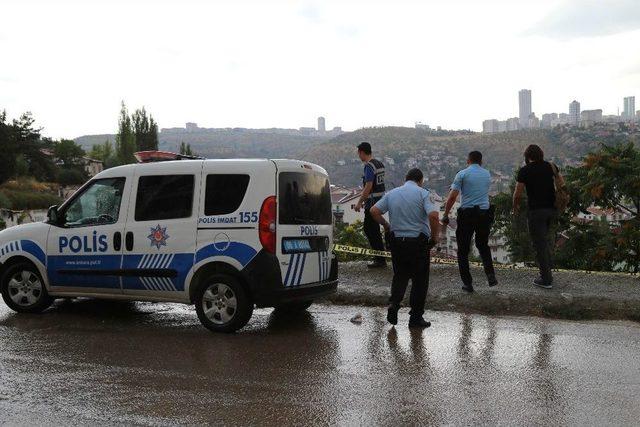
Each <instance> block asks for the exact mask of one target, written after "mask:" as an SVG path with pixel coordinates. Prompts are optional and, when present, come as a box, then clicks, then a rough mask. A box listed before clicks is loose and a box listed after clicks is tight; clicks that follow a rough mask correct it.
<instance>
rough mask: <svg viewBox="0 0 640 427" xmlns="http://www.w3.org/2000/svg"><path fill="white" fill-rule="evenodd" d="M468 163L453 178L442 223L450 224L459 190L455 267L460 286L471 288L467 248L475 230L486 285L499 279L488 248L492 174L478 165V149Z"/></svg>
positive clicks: (472, 153)
mask: <svg viewBox="0 0 640 427" xmlns="http://www.w3.org/2000/svg"><path fill="white" fill-rule="evenodd" d="M467 164H468V165H469V166H468V167H467V168H466V169H463V170H461V171H460V172H458V174H457V175H456V177H455V179H454V180H453V184H452V185H451V192H450V193H449V198H448V199H447V203H446V205H445V209H444V216H443V218H442V223H443V224H444V225H445V226H446V225H447V224H449V212H450V211H451V208H452V207H453V204H454V203H455V201H456V199H457V198H458V194H461V195H462V200H461V202H460V208H459V209H458V226H457V228H456V240H457V242H458V267H459V269H460V277H461V278H462V289H463V290H464V291H467V292H473V283H472V282H473V278H472V277H471V272H470V271H469V250H470V249H471V238H472V237H473V235H474V234H475V237H476V238H475V240H476V248H478V252H480V257H481V258H482V265H483V267H484V272H485V274H486V275H487V280H488V282H489V286H495V285H497V284H498V281H497V280H496V274H495V270H494V269H493V260H492V259H491V249H489V233H490V231H491V225H492V224H493V220H494V207H493V206H490V205H489V186H490V185H491V174H490V173H489V171H488V170H486V169H484V168H483V167H482V166H481V165H482V153H480V152H479V151H472V152H471V153H469V157H468V158H467Z"/></svg>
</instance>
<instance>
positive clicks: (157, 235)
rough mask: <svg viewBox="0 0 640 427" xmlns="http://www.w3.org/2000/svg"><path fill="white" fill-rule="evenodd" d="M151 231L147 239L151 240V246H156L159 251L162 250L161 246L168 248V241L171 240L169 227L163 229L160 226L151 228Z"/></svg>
mask: <svg viewBox="0 0 640 427" xmlns="http://www.w3.org/2000/svg"><path fill="white" fill-rule="evenodd" d="M150 230H151V234H149V235H148V236H147V237H148V238H149V240H151V246H155V247H156V248H158V250H160V246H167V239H168V238H169V235H168V234H167V227H161V226H160V224H158V225H157V226H155V227H151V228H150Z"/></svg>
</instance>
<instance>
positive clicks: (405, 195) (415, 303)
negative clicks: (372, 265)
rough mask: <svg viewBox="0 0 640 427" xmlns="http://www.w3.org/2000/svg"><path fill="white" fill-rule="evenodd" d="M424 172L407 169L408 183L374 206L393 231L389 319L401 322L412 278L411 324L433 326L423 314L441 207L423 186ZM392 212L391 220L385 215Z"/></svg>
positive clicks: (373, 211)
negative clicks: (399, 315) (403, 305)
mask: <svg viewBox="0 0 640 427" xmlns="http://www.w3.org/2000/svg"><path fill="white" fill-rule="evenodd" d="M423 183H424V175H423V174H422V171H421V170H420V169H411V170H410V171H409V172H408V173H407V177H406V183H405V184H404V185H403V186H402V187H397V188H394V189H393V190H391V191H389V192H388V193H387V194H385V195H384V196H383V197H382V199H380V201H378V202H377V203H376V204H375V205H374V206H373V207H372V208H371V216H372V217H373V219H374V220H375V221H376V222H378V223H379V224H382V226H383V227H384V229H385V231H387V232H390V235H391V238H390V242H389V243H390V249H391V262H392V264H393V281H392V282H391V297H390V298H389V309H388V311H387V320H388V321H389V323H391V324H392V325H396V324H397V323H398V310H399V309H400V303H401V302H402V299H403V298H404V294H405V291H406V290H407V285H408V284H409V279H411V297H410V304H411V311H410V312H409V327H417V328H428V327H429V326H431V323H430V322H427V321H425V320H424V318H423V317H422V316H423V314H424V303H425V299H426V297H427V289H428V288H429V261H430V258H429V256H430V251H431V248H432V247H434V246H435V244H436V241H437V237H438V235H439V232H440V223H439V219H438V209H437V208H436V206H435V205H434V204H433V202H432V201H431V197H430V195H429V191H428V190H425V189H424V188H422V184H423ZM386 212H389V221H390V223H389V222H387V220H386V219H385V218H384V217H383V216H382V215H383V214H384V213H386Z"/></svg>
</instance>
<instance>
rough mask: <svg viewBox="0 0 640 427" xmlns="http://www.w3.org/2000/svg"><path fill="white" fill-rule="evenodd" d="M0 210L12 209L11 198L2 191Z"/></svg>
mask: <svg viewBox="0 0 640 427" xmlns="http://www.w3.org/2000/svg"><path fill="white" fill-rule="evenodd" d="M0 208H5V209H11V208H12V205H11V200H9V198H8V197H7V196H6V195H5V194H4V193H3V192H1V191H0Z"/></svg>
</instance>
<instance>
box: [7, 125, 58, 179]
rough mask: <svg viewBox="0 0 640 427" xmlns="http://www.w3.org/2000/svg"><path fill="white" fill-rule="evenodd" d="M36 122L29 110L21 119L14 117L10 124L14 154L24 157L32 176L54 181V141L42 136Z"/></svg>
mask: <svg viewBox="0 0 640 427" xmlns="http://www.w3.org/2000/svg"><path fill="white" fill-rule="evenodd" d="M34 123H35V119H34V118H33V116H32V115H31V113H29V112H27V113H24V114H22V115H21V116H20V118H19V119H14V120H13V121H12V124H11V126H10V127H11V128H12V131H11V132H10V133H12V135H10V139H12V140H13V142H11V143H10V144H9V145H10V146H11V145H14V144H15V149H16V151H15V152H14V154H15V155H22V156H23V157H24V160H25V161H26V162H27V164H28V170H29V174H30V175H31V176H33V177H34V178H36V179H38V180H40V181H52V180H53V179H54V178H55V174H56V167H55V164H54V163H53V159H52V157H51V152H52V150H53V141H51V140H50V139H48V138H40V131H41V129H39V128H35V127H34ZM14 162H15V159H14ZM14 168H15V164H14ZM14 170H15V169H14Z"/></svg>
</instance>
